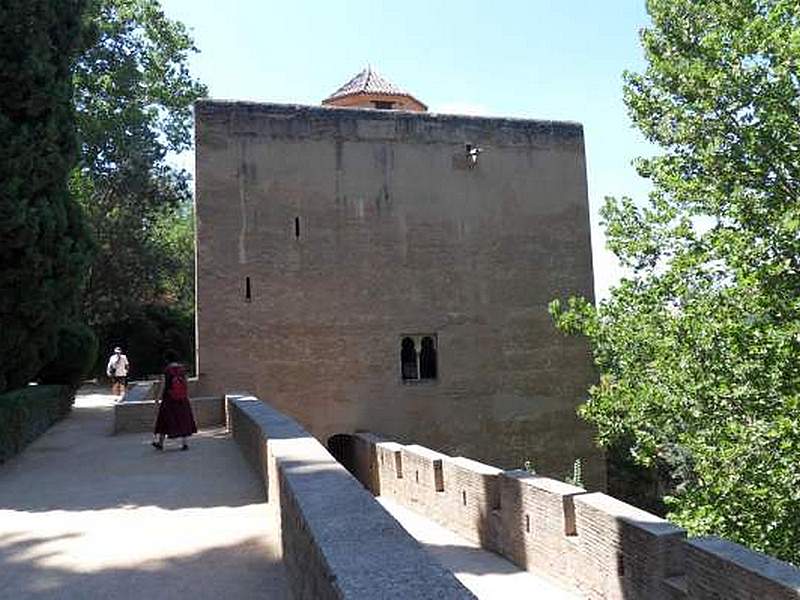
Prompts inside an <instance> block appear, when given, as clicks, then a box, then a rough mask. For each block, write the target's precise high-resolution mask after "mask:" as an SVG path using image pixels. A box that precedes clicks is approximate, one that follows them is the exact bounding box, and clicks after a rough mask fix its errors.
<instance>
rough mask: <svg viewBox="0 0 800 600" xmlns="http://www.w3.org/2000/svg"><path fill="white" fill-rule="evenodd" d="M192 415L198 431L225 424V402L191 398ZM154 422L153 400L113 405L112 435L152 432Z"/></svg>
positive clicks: (217, 399)
mask: <svg viewBox="0 0 800 600" xmlns="http://www.w3.org/2000/svg"><path fill="white" fill-rule="evenodd" d="M190 402H191V403H192V413H193V414H194V420H195V423H197V427H198V428H199V429H207V428H209V427H219V426H220V425H224V424H225V402H224V400H223V398H222V396H208V397H200V398H191V399H190ZM155 421H156V403H155V400H142V401H138V402H118V403H117V404H115V405H114V433H115V434H116V433H141V432H144V431H153V426H154V425H155Z"/></svg>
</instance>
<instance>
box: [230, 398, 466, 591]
mask: <svg viewBox="0 0 800 600" xmlns="http://www.w3.org/2000/svg"><path fill="white" fill-rule="evenodd" d="M227 422H228V424H229V427H230V429H231V432H232V435H233V437H234V439H235V440H236V441H237V442H238V443H239V445H240V447H241V449H242V452H243V453H244V455H245V456H246V457H247V459H248V461H249V462H250V464H251V465H253V466H254V467H255V468H256V471H257V472H258V473H259V474H260V475H261V476H262V477H263V479H264V484H265V491H266V495H267V504H268V506H269V515H268V518H271V519H272V520H273V522H274V523H275V526H276V527H278V528H279V530H280V532H281V543H282V553H283V562H284V565H285V568H286V572H287V576H288V578H289V583H290V587H291V589H292V593H293V597H294V598H296V599H298V600H305V599H308V600H312V599H313V600H326V599H334V598H335V599H349V600H373V599H393V598H396V599H398V600H400V599H402V600H407V599H410V598H441V599H462V598H463V599H467V598H474V596H473V595H472V593H471V592H469V591H468V590H467V589H466V588H465V587H463V586H462V585H461V583H459V582H458V580H457V579H456V578H455V577H454V576H453V575H452V574H451V573H450V572H448V571H446V570H444V569H443V568H441V567H440V566H439V565H438V564H436V563H435V562H433V561H432V560H431V558H430V556H429V555H428V554H427V553H426V552H425V551H424V550H423V549H422V548H421V547H420V546H419V544H418V543H417V542H416V541H415V540H414V539H413V538H412V537H411V536H410V535H409V534H408V533H406V531H405V530H404V529H403V528H402V527H401V526H400V525H399V524H398V523H397V522H396V521H395V520H394V519H393V518H392V517H391V516H390V515H389V514H388V513H387V512H386V511H385V510H384V509H383V508H382V507H381V506H380V505H379V504H378V503H377V502H376V501H375V499H374V498H373V497H372V495H371V494H370V493H369V492H368V491H367V490H365V489H364V488H363V487H362V486H361V485H360V484H359V482H358V481H357V480H356V479H354V478H353V477H352V476H351V475H350V474H349V473H348V472H347V471H346V470H345V468H344V467H342V466H341V465H340V464H339V463H337V462H336V460H335V459H334V458H333V457H332V456H331V455H330V454H329V453H328V452H327V451H326V450H325V448H324V447H323V446H322V445H321V444H320V443H319V442H318V441H317V440H316V439H314V438H313V437H312V436H311V435H309V434H308V433H306V431H304V430H303V429H302V428H301V427H300V426H299V425H298V424H297V423H296V422H295V421H293V420H292V419H290V418H289V417H287V416H285V415H283V414H281V413H280V412H278V411H277V410H275V409H274V408H272V407H271V406H269V405H267V404H265V403H263V402H261V401H260V400H259V399H257V398H254V397H252V396H247V395H238V394H237V395H229V396H227ZM362 450H363V448H362ZM371 454H372V455H376V453H371ZM370 461H372V459H371V458H370V456H367V457H366V458H365V459H364V461H363V462H362V464H366V465H368V464H370ZM373 462H374V461H373Z"/></svg>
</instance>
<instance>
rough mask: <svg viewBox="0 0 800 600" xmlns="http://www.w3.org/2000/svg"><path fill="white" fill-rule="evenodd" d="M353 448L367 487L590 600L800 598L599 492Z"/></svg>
mask: <svg viewBox="0 0 800 600" xmlns="http://www.w3.org/2000/svg"><path fill="white" fill-rule="evenodd" d="M353 448H354V452H355V454H356V456H355V457H353V459H354V463H355V464H358V465H361V466H360V467H359V468H357V469H356V470H355V472H356V475H357V476H358V477H359V478H360V479H361V480H362V481H365V482H367V481H368V482H369V486H370V489H372V490H375V489H378V490H380V494H381V495H382V496H384V497H389V498H391V499H393V500H394V501H396V502H398V503H400V504H402V505H403V506H405V507H407V508H410V509H411V510H414V511H417V512H419V513H421V514H423V515H424V516H426V517H428V518H431V519H434V520H435V521H437V522H439V523H440V524H442V525H443V526H445V527H447V528H449V529H451V530H453V531H455V532H458V533H460V534H461V535H463V536H464V537H466V538H467V539H469V540H471V541H474V542H477V543H479V544H480V545H481V547H483V548H485V549H487V550H492V551H494V552H496V553H498V554H500V555H502V556H504V557H506V558H508V559H509V560H511V561H512V562H514V563H515V564H517V565H519V566H520V567H522V568H524V569H527V570H529V571H533V572H535V573H537V574H539V575H541V576H545V577H547V578H550V579H552V580H553V581H554V582H556V583H558V584H560V585H562V586H565V587H568V588H569V589H571V590H573V591H574V592H576V593H578V594H580V595H581V596H583V597H585V598H587V599H589V600H800V570H798V569H797V568H795V567H793V566H792V565H789V564H787V563H784V562H782V561H779V560H776V559H773V558H770V557H768V556H765V555H763V554H760V553H757V552H753V551H751V550H748V549H747V548H745V547H743V546H740V545H738V544H735V543H732V542H729V541H726V540H721V539H718V538H698V539H689V540H687V537H686V532H685V531H684V530H683V529H681V528H680V527H677V526H675V525H673V524H672V523H670V522H668V521H666V520H664V519H661V518H659V517H657V516H655V515H652V514H650V513H647V512H645V511H642V510H639V509H638V508H635V507H633V506H630V505H628V504H625V503H624V502H621V501H619V500H616V499H615V498H612V497H610V496H607V495H606V494H602V493H596V492H595V493H591V492H587V491H586V490H585V489H583V488H581V487H577V486H574V485H570V484H567V483H564V482H561V481H557V480H554V479H550V478H547V477H540V476H537V475H535V474H532V473H528V472H526V471H521V470H513V471H502V470H500V469H496V468H494V467H490V466H487V465H484V464H481V463H476V462H475V461H471V460H467V459H464V458H462V457H450V456H446V455H443V454H441V453H438V452H433V451H431V450H428V449H427V448H424V447H421V446H417V445H409V446H404V445H402V444H399V443H397V442H394V441H389V440H387V439H385V438H381V437H380V436H376V435H374V434H372V433H357V434H355V435H354V443H353ZM359 454H363V456H358V455H359Z"/></svg>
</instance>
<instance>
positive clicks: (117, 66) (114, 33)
mask: <svg viewBox="0 0 800 600" xmlns="http://www.w3.org/2000/svg"><path fill="white" fill-rule="evenodd" d="M84 21H85V29H86V30H87V31H88V32H89V35H88V36H87V42H86V44H85V47H84V50H83V52H82V53H81V55H80V57H79V60H78V63H77V65H76V68H75V71H74V81H75V105H76V109H77V113H78V131H79V134H80V140H81V162H80V168H79V169H77V170H76V171H75V173H74V174H73V177H72V181H71V186H72V189H73V191H74V192H75V194H76V195H77V196H78V198H79V199H80V202H81V204H82V205H83V207H84V209H85V211H86V213H87V215H88V218H89V222H90V226H91V229H92V231H93V233H94V236H95V238H96V239H97V241H98V246H99V251H98V256H97V259H96V261H95V263H94V265H93V268H92V274H91V278H90V280H89V284H88V289H87V294H86V298H85V306H86V311H87V315H88V317H89V318H90V321H91V323H92V324H93V325H94V326H95V327H97V328H98V329H99V330H101V331H102V330H107V329H108V327H109V326H110V324H112V323H118V322H120V321H122V320H126V319H132V318H138V317H139V316H141V313H142V311H143V310H144V307H146V306H149V305H164V304H166V305H174V304H175V303H177V305H180V306H182V307H191V306H192V304H193V301H192V298H191V295H192V294H193V286H192V287H186V286H182V287H181V286H178V287H179V288H180V289H178V287H176V284H175V281H176V280H177V281H184V280H186V279H187V278H189V277H191V276H190V275H187V274H186V273H185V269H186V268H187V265H186V263H185V261H184V260H183V257H182V256H180V257H176V256H173V255H172V254H171V252H172V251H173V250H174V249H175V248H174V238H175V237H176V236H177V235H178V234H177V233H175V232H173V231H171V227H170V224H171V223H174V226H175V228H176V229H178V230H180V231H184V230H185V229H186V226H185V221H186V216H187V215H190V214H191V212H190V209H189V207H190V205H191V190H190V188H189V178H188V174H187V173H186V172H185V171H181V170H177V169H175V168H173V167H171V166H170V165H169V164H168V162H167V160H166V158H167V153H168V152H180V151H183V150H186V149H188V148H190V147H191V132H192V112H191V110H192V104H193V102H194V100H195V99H197V98H198V97H201V96H203V95H205V93H206V90H205V88H204V87H203V86H202V85H201V84H200V83H198V82H197V81H196V80H195V79H193V78H192V77H191V75H190V73H189V69H188V65H187V61H188V57H189V55H190V53H192V52H194V51H195V48H194V45H193V42H192V39H191V37H190V36H189V34H188V33H187V31H186V29H185V27H184V26H183V25H182V24H181V23H179V22H176V21H172V20H170V19H168V18H167V17H166V16H165V15H164V13H163V11H162V10H161V7H160V5H159V2H158V1H157V0H88V7H87V10H86V11H85V13H84ZM177 294H180V298H177V299H176V295H177ZM186 295H189V296H190V297H189V298H186V297H185V296H186ZM103 349H104V350H105V348H103Z"/></svg>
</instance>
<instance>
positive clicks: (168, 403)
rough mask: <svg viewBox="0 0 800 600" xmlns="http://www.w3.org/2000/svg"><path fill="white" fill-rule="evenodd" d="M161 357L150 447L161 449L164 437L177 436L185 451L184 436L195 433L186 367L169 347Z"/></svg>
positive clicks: (186, 447)
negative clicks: (161, 380) (161, 386)
mask: <svg viewBox="0 0 800 600" xmlns="http://www.w3.org/2000/svg"><path fill="white" fill-rule="evenodd" d="M164 357H165V358H166V362H167V366H166V368H165V369H164V391H163V392H162V394H161V402H160V403H159V405H158V416H157V417H156V425H155V429H154V431H153V434H154V436H155V437H154V439H153V447H155V448H156V449H157V450H163V449H164V437H169V438H181V439H182V442H183V443H182V444H181V450H188V449H189V446H188V445H187V444H186V438H187V437H189V436H190V435H192V434H193V433H197V425H196V424H195V422H194V415H193V414H192V405H191V404H190V403H189V391H188V387H187V384H186V369H185V368H184V367H183V365H181V364H179V363H178V355H177V354H176V353H175V352H173V351H172V350H168V351H167V352H166V353H165V354H164Z"/></svg>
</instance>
